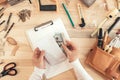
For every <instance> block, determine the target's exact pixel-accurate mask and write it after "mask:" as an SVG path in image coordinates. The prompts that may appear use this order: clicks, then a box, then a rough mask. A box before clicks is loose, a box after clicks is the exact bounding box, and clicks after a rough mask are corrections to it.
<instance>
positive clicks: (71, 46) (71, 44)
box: [66, 40, 77, 50]
mask: <svg viewBox="0 0 120 80" xmlns="http://www.w3.org/2000/svg"><path fill="white" fill-rule="evenodd" d="M66 43H67V44H66V45H67V46H68V47H70V48H72V49H73V50H76V49H77V47H76V45H75V44H74V43H73V42H71V41H68V40H67V41H66Z"/></svg>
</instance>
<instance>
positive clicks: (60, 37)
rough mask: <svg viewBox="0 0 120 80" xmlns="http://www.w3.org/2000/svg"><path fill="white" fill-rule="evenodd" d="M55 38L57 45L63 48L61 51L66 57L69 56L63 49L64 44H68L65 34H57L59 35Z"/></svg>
mask: <svg viewBox="0 0 120 80" xmlns="http://www.w3.org/2000/svg"><path fill="white" fill-rule="evenodd" d="M54 38H55V40H56V43H57V44H58V46H59V47H60V48H61V50H62V51H63V53H64V54H65V56H67V55H66V53H65V51H64V49H63V47H62V44H66V41H65V37H64V34H63V33H57V34H55V35H54Z"/></svg>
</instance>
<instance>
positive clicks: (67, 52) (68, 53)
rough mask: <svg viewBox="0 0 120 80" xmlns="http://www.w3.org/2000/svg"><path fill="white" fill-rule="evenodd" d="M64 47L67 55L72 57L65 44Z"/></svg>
mask: <svg viewBox="0 0 120 80" xmlns="http://www.w3.org/2000/svg"><path fill="white" fill-rule="evenodd" d="M62 47H63V49H64V51H65V53H66V54H67V56H70V55H71V54H70V53H71V51H70V50H69V49H68V48H67V47H66V46H65V45H64V44H62Z"/></svg>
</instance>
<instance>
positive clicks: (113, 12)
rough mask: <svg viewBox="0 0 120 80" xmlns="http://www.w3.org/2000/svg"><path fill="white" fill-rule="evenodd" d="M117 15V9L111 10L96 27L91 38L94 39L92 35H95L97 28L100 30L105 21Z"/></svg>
mask: <svg viewBox="0 0 120 80" xmlns="http://www.w3.org/2000/svg"><path fill="white" fill-rule="evenodd" d="M118 13H119V11H118V9H114V10H112V11H111V12H110V13H109V14H108V15H107V16H106V18H105V19H104V20H103V21H102V22H101V23H100V24H99V25H98V27H97V29H96V30H95V31H94V32H93V33H92V34H91V37H94V35H95V34H96V33H97V31H98V30H99V28H101V27H102V26H103V24H104V23H105V22H106V21H107V20H109V19H111V18H113V17H115V16H116V15H117V14H118Z"/></svg>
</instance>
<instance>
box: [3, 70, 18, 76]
mask: <svg viewBox="0 0 120 80" xmlns="http://www.w3.org/2000/svg"><path fill="white" fill-rule="evenodd" d="M1 74H2V76H5V75H10V76H15V75H16V74H17V70H16V69H8V70H4V71H2V73H1Z"/></svg>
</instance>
